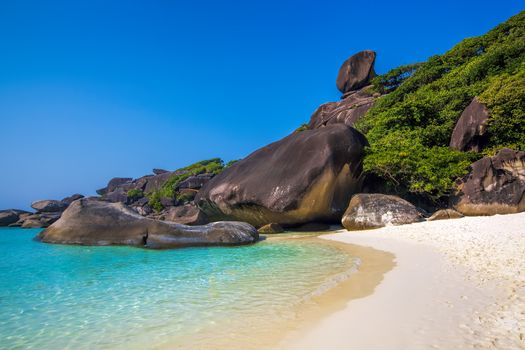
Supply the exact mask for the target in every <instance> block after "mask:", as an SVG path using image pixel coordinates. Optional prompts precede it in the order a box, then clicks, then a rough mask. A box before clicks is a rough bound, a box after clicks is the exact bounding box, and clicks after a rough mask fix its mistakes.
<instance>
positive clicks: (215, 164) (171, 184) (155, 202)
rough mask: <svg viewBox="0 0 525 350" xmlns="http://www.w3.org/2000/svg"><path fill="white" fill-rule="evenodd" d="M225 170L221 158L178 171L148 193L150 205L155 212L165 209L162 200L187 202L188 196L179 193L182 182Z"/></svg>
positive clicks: (204, 161)
mask: <svg viewBox="0 0 525 350" xmlns="http://www.w3.org/2000/svg"><path fill="white" fill-rule="evenodd" d="M224 169H225V166H224V162H223V161H222V159H220V158H213V159H208V160H202V161H200V162H197V163H195V164H192V165H189V166H187V167H185V168H181V169H178V170H176V171H175V172H174V174H173V175H172V176H171V177H170V178H169V180H168V181H166V183H165V184H164V185H163V186H162V187H161V188H159V189H157V190H155V191H152V192H150V193H147V196H148V203H149V205H150V206H151V207H152V208H153V209H154V210H156V211H161V210H162V209H163V208H164V206H163V205H162V203H161V199H162V198H168V199H172V200H175V199H177V200H181V201H187V195H181V194H180V193H178V192H177V187H178V185H179V184H180V183H181V182H182V181H184V180H186V179H187V178H188V177H190V176H194V175H199V174H205V173H210V174H215V175H217V174H219V173H221V172H222V171H223V170H224Z"/></svg>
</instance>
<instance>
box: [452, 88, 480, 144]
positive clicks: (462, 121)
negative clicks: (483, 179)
mask: <svg viewBox="0 0 525 350" xmlns="http://www.w3.org/2000/svg"><path fill="white" fill-rule="evenodd" d="M488 120H489V111H488V109H487V107H486V106H485V105H484V104H483V103H480V102H479V101H478V100H477V99H476V98H474V99H473V100H472V102H471V103H470V104H469V105H468V106H467V108H465V110H464V111H463V113H461V117H460V118H459V120H458V122H457V123H456V126H455V127H454V131H453V132H452V137H451V139H450V147H451V148H453V149H456V150H458V151H474V152H479V151H480V150H481V148H482V147H483V145H484V144H485V143H486V142H487V140H486V136H487V122H488Z"/></svg>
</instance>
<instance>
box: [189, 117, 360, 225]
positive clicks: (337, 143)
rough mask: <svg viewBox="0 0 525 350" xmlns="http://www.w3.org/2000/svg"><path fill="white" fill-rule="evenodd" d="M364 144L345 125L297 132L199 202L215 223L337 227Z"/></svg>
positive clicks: (224, 177)
mask: <svg viewBox="0 0 525 350" xmlns="http://www.w3.org/2000/svg"><path fill="white" fill-rule="evenodd" d="M366 144H367V141H366V138H365V137H364V136H363V135H362V134H361V133H359V132H358V131H357V130H355V129H353V128H350V127H347V126H346V125H343V124H334V125H329V126H326V127H324V128H320V129H315V130H305V131H301V132H296V133H293V134H291V135H289V136H287V137H285V138H284V139H282V140H280V141H277V142H274V143H272V144H270V145H268V146H265V147H263V148H261V149H259V150H257V151H255V152H253V153H252V154H250V155H249V156H248V157H246V158H244V159H242V160H240V161H238V162H236V163H235V164H233V165H231V166H230V167H228V168H227V169H225V170H224V171H223V172H222V173H221V174H219V175H217V176H215V177H214V178H213V179H211V180H210V181H209V182H208V183H207V184H206V185H204V187H203V188H202V189H201V190H200V192H199V193H198V194H197V197H196V198H195V203H197V204H198V205H199V207H200V208H201V209H202V210H203V211H204V212H205V213H206V214H207V215H208V216H209V217H210V219H212V220H217V219H233V220H239V221H245V222H249V223H251V224H252V225H254V226H262V225H265V224H267V223H269V222H275V223H279V224H281V225H294V224H302V223H307V222H314V221H321V222H323V221H328V222H337V221H339V220H340V218H341V216H342V214H343V212H344V210H345V209H346V205H347V203H348V200H349V198H350V196H351V195H352V194H353V193H355V192H356V191H358V190H359V188H360V185H361V180H360V175H361V170H362V158H363V151H364V147H365V145H366Z"/></svg>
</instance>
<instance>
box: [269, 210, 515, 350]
mask: <svg viewBox="0 0 525 350" xmlns="http://www.w3.org/2000/svg"><path fill="white" fill-rule="evenodd" d="M323 238H325V239H330V240H334V241H339V242H344V243H349V244H354V245H360V246H365V247H371V248H374V249H377V250H383V251H386V252H391V253H393V254H395V256H396V265H397V266H396V267H395V268H394V269H393V270H391V271H390V272H387V273H386V275H385V276H384V280H383V281H382V283H380V284H379V285H378V286H377V287H376V288H375V291H374V293H373V294H371V295H368V296H365V297H363V298H358V299H352V300H350V301H348V302H347V303H346V305H345V306H344V307H343V309H340V310H338V311H335V312H334V313H332V314H330V315H328V316H326V317H323V318H321V319H320V320H319V321H318V322H316V323H315V324H313V325H310V326H308V327H307V328H303V329H299V330H296V331H294V332H292V333H290V334H288V336H286V337H285V338H284V340H283V341H281V342H280V344H279V345H278V346H277V349H302V350H304V349H468V348H472V349H523V348H525V335H524V333H525V259H524V258H525V213H520V214H511V215H497V216H491V217H467V218H463V219H456V220H445V221H433V222H424V223H418V224H412V225H405V226H397V227H385V228H382V229H378V230H373V231H361V232H347V231H338V232H337V233H335V234H331V235H326V236H323ZM350 298H352V297H351V296H350V297H349V299H350Z"/></svg>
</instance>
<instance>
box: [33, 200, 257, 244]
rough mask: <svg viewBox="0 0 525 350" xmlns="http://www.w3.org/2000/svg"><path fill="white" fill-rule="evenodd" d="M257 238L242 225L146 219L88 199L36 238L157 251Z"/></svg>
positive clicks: (250, 228)
mask: <svg viewBox="0 0 525 350" xmlns="http://www.w3.org/2000/svg"><path fill="white" fill-rule="evenodd" d="M258 237H259V236H258V233H257V230H256V229H255V228H254V227H253V226H251V225H249V224H246V223H242V222H216V223H213V224H208V225H205V226H186V225H180V224H176V223H172V222H167V221H158V220H153V219H149V218H145V217H143V216H141V215H139V214H137V213H136V212H134V211H133V210H131V209H130V208H128V207H126V206H125V205H123V204H122V203H109V202H105V201H99V200H95V199H88V198H83V199H80V200H77V201H75V202H73V203H72V204H71V205H70V206H69V208H68V209H67V210H66V211H65V212H64V213H63V215H62V217H61V218H60V219H59V220H58V221H57V222H55V223H54V224H53V225H51V226H50V227H48V228H47V229H45V230H44V231H42V232H41V233H40V234H39V235H38V236H37V238H38V239H39V240H41V241H42V242H46V243H59V244H79V245H129V246H136V247H145V248H155V249H163V248H177V247H188V246H206V245H237V244H247V243H253V242H256V241H257V240H258Z"/></svg>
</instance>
